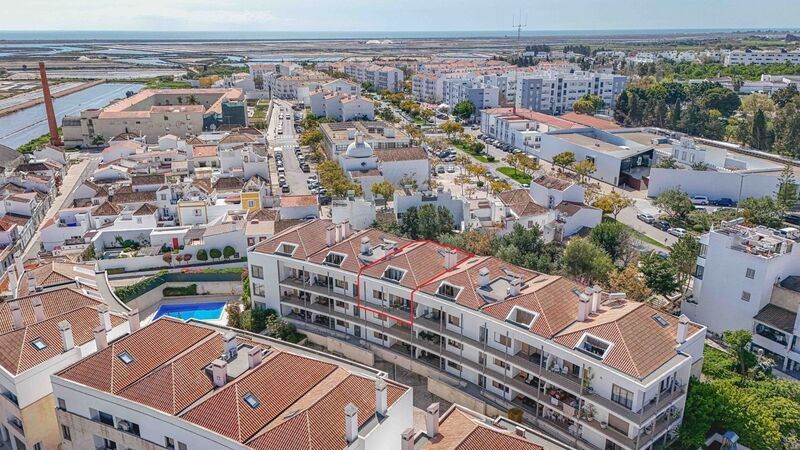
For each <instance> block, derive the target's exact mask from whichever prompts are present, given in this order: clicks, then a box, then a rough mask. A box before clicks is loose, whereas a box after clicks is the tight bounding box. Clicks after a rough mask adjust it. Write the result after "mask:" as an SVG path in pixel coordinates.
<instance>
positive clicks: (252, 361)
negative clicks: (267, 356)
mask: <svg viewBox="0 0 800 450" xmlns="http://www.w3.org/2000/svg"><path fill="white" fill-rule="evenodd" d="M263 350H264V349H263V348H261V346H260V345H256V346H255V347H253V348H251V349H250V350H248V352H247V367H249V368H251V369H254V368H256V367H258V365H259V364H261V361H263V360H264V353H263Z"/></svg>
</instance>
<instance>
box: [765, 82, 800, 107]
mask: <svg viewBox="0 0 800 450" xmlns="http://www.w3.org/2000/svg"><path fill="white" fill-rule="evenodd" d="M798 95H800V92H798V91H797V85H796V84H790V85H789V86H786V87H785V88H783V89H779V90H777V91H775V92H773V93H772V97H771V98H772V101H773V102H775V106H777V107H778V108H783V107H785V106H786V105H787V104H788V103H789V102H791V101H792V100H795V99H796V98H797V96H798Z"/></svg>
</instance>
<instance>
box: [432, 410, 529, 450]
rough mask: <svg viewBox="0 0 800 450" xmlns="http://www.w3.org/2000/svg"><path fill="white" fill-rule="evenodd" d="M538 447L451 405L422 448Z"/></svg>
mask: <svg viewBox="0 0 800 450" xmlns="http://www.w3.org/2000/svg"><path fill="white" fill-rule="evenodd" d="M429 449H430V450H485V449H503V450H542V449H543V447H541V446H539V445H536V444H534V443H533V442H530V441H528V440H525V439H523V438H521V437H519V436H516V435H514V433H513V432H512V431H509V430H506V429H503V428H498V427H493V426H489V425H487V424H485V423H483V422H481V421H480V420H479V419H478V418H476V417H474V416H472V415H470V414H469V413H467V412H465V411H462V410H461V409H459V408H458V407H454V408H453V409H452V410H451V411H450V412H449V413H448V414H447V415H446V416H445V417H443V418H442V419H441V420H440V421H439V434H438V435H437V436H436V437H435V438H433V439H431V440H430V441H428V442H427V443H426V444H425V445H424V446H423V447H422V450H429Z"/></svg>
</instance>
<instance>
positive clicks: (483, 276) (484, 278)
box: [478, 267, 491, 287]
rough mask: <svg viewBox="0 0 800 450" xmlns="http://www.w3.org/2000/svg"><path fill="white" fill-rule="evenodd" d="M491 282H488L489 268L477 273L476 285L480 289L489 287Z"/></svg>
mask: <svg viewBox="0 0 800 450" xmlns="http://www.w3.org/2000/svg"><path fill="white" fill-rule="evenodd" d="M490 282H491V280H489V268H488V267H484V268H483V269H481V270H480V272H478V285H480V287H486V286H488V285H489V283H490Z"/></svg>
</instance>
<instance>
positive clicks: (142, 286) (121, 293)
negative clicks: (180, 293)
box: [114, 270, 167, 302]
mask: <svg viewBox="0 0 800 450" xmlns="http://www.w3.org/2000/svg"><path fill="white" fill-rule="evenodd" d="M166 275H167V271H166V270H162V271H161V272H158V273H157V274H155V275H153V276H152V277H148V278H145V279H144V280H142V281H139V282H137V283H134V284H131V285H129V286H122V287H118V288H116V289H115V290H114V293H115V294H116V295H117V297H119V299H120V300H122V301H123V302H127V301H128V300H131V299H134V298H136V297H138V296H140V295H142V294H144V293H145V292H148V291H150V290H151V289H154V288H156V287H158V286H160V285H162V284H164V281H165V278H166Z"/></svg>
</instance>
